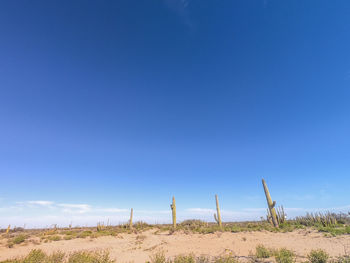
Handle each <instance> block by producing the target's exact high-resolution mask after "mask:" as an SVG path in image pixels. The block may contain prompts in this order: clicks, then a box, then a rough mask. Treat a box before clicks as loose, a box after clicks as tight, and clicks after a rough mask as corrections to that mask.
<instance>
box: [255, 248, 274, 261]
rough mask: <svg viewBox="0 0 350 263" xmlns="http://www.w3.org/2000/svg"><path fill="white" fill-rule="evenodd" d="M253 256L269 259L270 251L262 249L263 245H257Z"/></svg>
mask: <svg viewBox="0 0 350 263" xmlns="http://www.w3.org/2000/svg"><path fill="white" fill-rule="evenodd" d="M255 256H256V257H257V258H269V257H271V251H270V250H269V249H267V248H266V247H264V246H263V245H258V246H257V247H256V248H255Z"/></svg>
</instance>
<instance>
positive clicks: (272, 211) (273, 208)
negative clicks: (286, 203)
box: [262, 179, 278, 227]
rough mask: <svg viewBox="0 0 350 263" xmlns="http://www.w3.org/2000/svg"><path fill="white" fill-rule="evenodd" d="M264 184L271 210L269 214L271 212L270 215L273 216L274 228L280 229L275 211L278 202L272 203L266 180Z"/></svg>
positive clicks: (263, 181)
mask: <svg viewBox="0 0 350 263" xmlns="http://www.w3.org/2000/svg"><path fill="white" fill-rule="evenodd" d="M262 184H263V187H264V191H265V196H266V201H267V206H268V208H269V212H270V214H269V215H270V216H271V220H272V224H273V226H274V227H278V221H277V215H276V210H275V205H276V201H273V202H272V199H271V196H270V192H269V189H268V188H267V185H266V182H265V180H264V179H262Z"/></svg>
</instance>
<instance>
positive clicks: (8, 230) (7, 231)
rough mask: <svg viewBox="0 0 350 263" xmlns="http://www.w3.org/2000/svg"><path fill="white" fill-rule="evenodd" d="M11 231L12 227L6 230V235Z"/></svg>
mask: <svg viewBox="0 0 350 263" xmlns="http://www.w3.org/2000/svg"><path fill="white" fill-rule="evenodd" d="M10 229H11V225H9V226H8V227H7V229H6V234H8V233H9V232H10Z"/></svg>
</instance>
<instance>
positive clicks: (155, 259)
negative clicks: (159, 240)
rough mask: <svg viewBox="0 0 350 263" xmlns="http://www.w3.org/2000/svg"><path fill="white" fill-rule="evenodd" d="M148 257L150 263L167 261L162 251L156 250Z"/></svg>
mask: <svg viewBox="0 0 350 263" xmlns="http://www.w3.org/2000/svg"><path fill="white" fill-rule="evenodd" d="M150 259H151V263H165V262H166V261H167V260H166V258H165V255H164V252H158V253H156V254H154V255H152V256H151V258H150Z"/></svg>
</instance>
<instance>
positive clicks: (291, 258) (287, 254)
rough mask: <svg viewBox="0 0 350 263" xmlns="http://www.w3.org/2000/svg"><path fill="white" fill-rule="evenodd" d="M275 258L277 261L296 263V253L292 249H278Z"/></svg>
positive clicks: (278, 262) (280, 262) (279, 262)
mask: <svg viewBox="0 0 350 263" xmlns="http://www.w3.org/2000/svg"><path fill="white" fill-rule="evenodd" d="M275 259H276V262H277V263H294V262H295V254H294V253H293V251H291V250H288V249H286V248H281V249H280V250H277V251H276V253H275Z"/></svg>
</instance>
